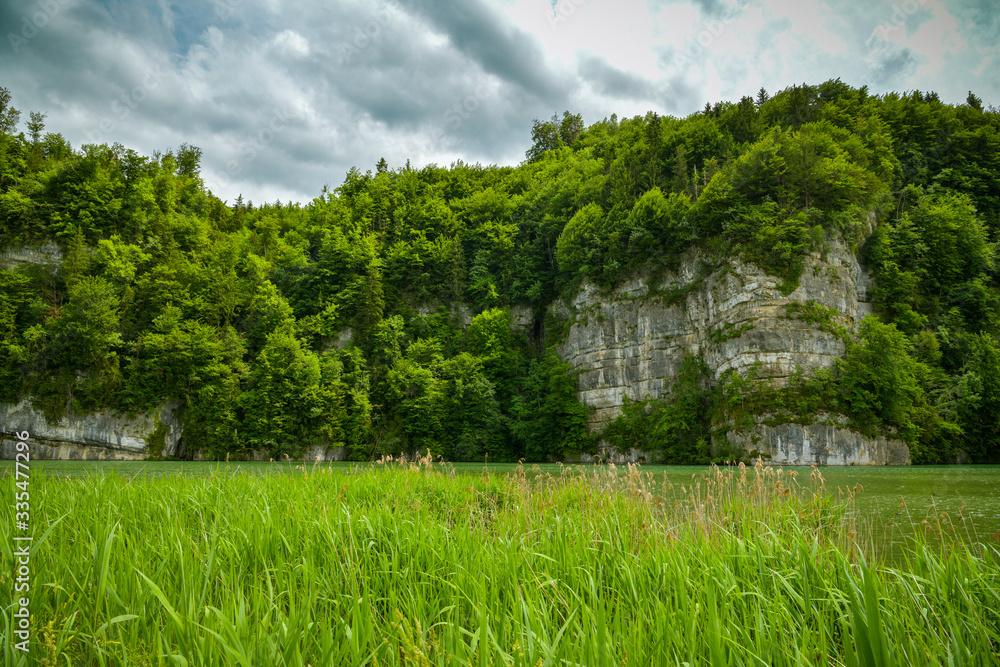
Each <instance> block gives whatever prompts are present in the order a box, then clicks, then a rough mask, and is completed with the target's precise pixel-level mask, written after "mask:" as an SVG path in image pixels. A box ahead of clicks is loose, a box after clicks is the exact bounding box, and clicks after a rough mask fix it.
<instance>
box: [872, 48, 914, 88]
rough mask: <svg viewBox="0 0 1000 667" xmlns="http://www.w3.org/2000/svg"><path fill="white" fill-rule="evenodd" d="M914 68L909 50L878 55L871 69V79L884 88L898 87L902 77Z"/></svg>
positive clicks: (912, 57)
mask: <svg viewBox="0 0 1000 667" xmlns="http://www.w3.org/2000/svg"><path fill="white" fill-rule="evenodd" d="M915 66H916V59H915V58H914V56H913V52H912V51H910V49H899V50H896V51H891V52H887V53H885V54H883V55H880V57H878V59H877V60H876V62H875V64H874V66H873V67H872V79H873V81H874V82H875V83H877V84H879V85H884V86H894V85H898V82H899V81H900V80H901V79H902V77H903V76H904V75H905V74H907V73H908V72H909V71H911V70H912V69H913V68H914V67H915Z"/></svg>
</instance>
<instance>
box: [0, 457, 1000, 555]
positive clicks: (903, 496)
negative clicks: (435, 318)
mask: <svg viewBox="0 0 1000 667" xmlns="http://www.w3.org/2000/svg"><path fill="white" fill-rule="evenodd" d="M303 465H305V466H307V467H310V468H311V467H312V466H313V464H312V463H306V464H303V463H301V462H284V463H257V462H250V463H247V462H239V463H236V462H233V463H216V462H193V461H33V462H32V463H31V474H39V473H41V474H45V475H50V476H57V477H63V476H77V475H88V474H100V473H103V472H116V473H118V474H121V475H124V476H129V477H132V476H136V475H143V476H161V475H175V474H182V475H210V474H212V473H213V472H228V473H233V472H236V471H239V472H241V473H246V474H252V475H274V474H284V475H289V474H299V473H300V472H301V467H302V466H303ZM320 465H322V466H324V467H325V466H329V467H332V468H334V469H335V470H336V469H340V470H343V471H344V472H347V471H349V470H350V469H351V467H352V466H354V467H358V466H366V465H369V464H364V463H323V464H320ZM453 465H454V468H455V470H456V472H457V473H458V474H468V475H481V474H483V473H484V471H485V470H486V469H487V467H485V466H484V465H483V464H481V463H457V464H453ZM13 467H14V462H13V461H0V470H3V469H12V468H13ZM584 467H587V466H584ZM514 468H515V465H514V464H490V465H489V466H488V470H489V472H490V473H491V474H503V473H505V472H509V471H511V470H513V469H514ZM535 468H536V466H531V465H526V466H525V470H526V472H527V473H528V474H529V475H531V474H534V473H533V470H534V469H535ZM537 469H538V470H540V471H542V472H549V473H552V474H557V473H558V472H560V471H561V470H562V469H563V466H560V465H558V464H555V465H550V464H546V465H539V466H537ZM794 469H795V470H798V471H799V482H800V483H801V484H803V485H805V486H808V484H809V474H808V473H809V469H808V468H802V467H798V468H794ZM619 470H622V468H619ZM641 470H642V471H644V472H652V473H653V474H654V475H655V476H656V477H657V481H659V480H660V477H661V476H665V477H666V479H667V480H669V481H671V482H674V483H678V484H679V483H682V482H687V481H689V480H690V479H691V475H698V474H700V473H702V472H703V471H704V470H705V468H704V467H698V466H642V468H641ZM819 470H820V472H821V473H822V474H823V477H824V478H825V480H826V487H827V489H829V490H830V491H832V492H836V490H837V489H838V488H841V489H845V490H846V489H847V488H852V489H853V488H854V487H856V486H857V485H860V486H861V487H862V488H863V491H861V493H860V494H858V496H857V499H856V503H857V508H858V511H859V514H860V515H861V516H862V517H863V518H865V519H866V520H870V521H871V523H872V524H873V526H874V527H875V528H876V530H878V532H882V531H885V534H886V535H889V536H890V539H893V538H892V537H891V536H892V535H894V534H895V535H897V536H898V535H899V533H900V531H902V532H903V533H909V532H910V531H911V530H912V527H911V526H912V525H920V523H921V522H922V521H923V520H924V519H925V518H926V519H928V520H930V519H931V518H932V517H934V516H938V517H939V516H940V514H941V513H942V512H947V514H948V516H949V518H950V520H951V521H952V522H953V523H954V525H955V526H956V528H958V529H959V530H961V531H962V532H967V533H968V534H969V535H970V537H972V538H973V539H975V540H977V541H981V542H989V541H994V542H997V541H1000V466H908V467H904V466H885V467H876V466H845V467H838V466H829V467H823V468H820V469H819ZM900 500H902V502H903V504H905V509H904V508H903V507H902V506H901V503H900ZM960 514H961V515H963V516H964V517H965V520H964V521H961V520H959V518H958V517H959V515H960ZM894 524H895V525H894Z"/></svg>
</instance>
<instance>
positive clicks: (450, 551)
mask: <svg viewBox="0 0 1000 667" xmlns="http://www.w3.org/2000/svg"><path fill="white" fill-rule="evenodd" d="M0 489H2V493H3V494H4V496H3V497H4V498H13V496H14V493H15V491H16V489H15V487H14V478H13V477H5V478H4V479H3V480H2V482H0ZM855 491H857V492H858V493H860V495H858V493H855ZM30 493H31V512H32V519H31V520H32V525H33V535H34V541H33V546H32V551H31V557H30V561H31V572H32V575H31V591H30V598H31V607H30V608H31V612H32V618H31V627H32V632H33V636H32V639H31V651H30V653H29V654H28V655H25V654H23V653H22V652H21V651H17V650H15V649H14V648H13V644H12V642H11V641H10V640H9V639H5V642H4V645H3V649H2V650H3V651H4V656H3V657H4V664H5V665H12V666H13V665H29V664H42V665H71V666H72V665H102V666H103V665H189V666H193V665H233V666H245V667H249V666H250V665H266V666H272V665H273V666H282V665H287V666H292V665H311V666H313V667H317V666H320V665H337V666H339V665H449V666H450V665H531V666H536V665H587V666H590V665H599V666H609V667H610V665H675V664H688V665H747V666H750V665H754V666H758V665H759V666H764V665H831V666H833V665H844V666H855V665H858V666H862V665H863V666H875V665H901V666H902V665H918V664H919V665H995V664H997V663H998V661H1000V578H998V575H1000V549H998V546H997V544H996V542H995V541H992V540H991V538H990V536H977V535H975V534H974V533H972V532H970V531H969V530H968V529H967V528H965V527H964V526H966V525H967V522H966V521H965V518H966V517H965V516H964V515H963V513H971V510H969V509H968V508H965V507H961V508H959V509H958V510H956V511H953V512H940V513H937V514H927V513H925V512H917V511H916V510H915V509H911V508H910V507H907V506H906V505H907V503H906V502H905V501H904V502H900V503H899V506H898V508H894V509H896V510H897V511H898V514H897V513H895V512H894V518H895V523H898V524H901V525H904V524H905V527H906V529H905V530H901V531H900V535H902V537H899V538H898V539H897V540H896V542H895V545H894V547H893V548H892V549H889V548H887V546H886V544H887V543H886V541H885V540H884V539H881V538H878V537H877V530H876V528H877V527H876V526H875V525H874V522H873V521H872V520H871V517H870V513H869V512H867V511H859V510H858V507H859V498H860V497H863V495H864V494H863V493H862V492H861V489H860V488H857V487H856V488H854V489H852V488H850V487H848V488H847V489H844V488H843V487H841V488H839V489H838V488H835V487H833V486H832V485H830V484H828V483H827V482H826V481H825V480H824V479H823V474H822V473H821V472H820V471H818V470H815V469H814V470H811V471H810V470H808V469H799V470H797V471H796V470H781V469H776V468H773V467H763V466H759V467H756V468H744V467H740V468H738V469H736V468H726V469H719V468H711V469H708V470H707V471H698V472H697V473H696V474H695V475H693V476H692V475H676V476H675V475H663V474H654V473H651V472H647V471H645V470H644V469H642V468H634V467H628V468H615V467H613V466H590V467H572V468H570V467H566V468H562V467H549V468H546V469H544V470H543V469H539V470H535V471H532V470H525V469H523V468H520V467H517V468H513V469H509V470H508V471H507V472H503V473H494V474H468V473H467V472H465V471H461V470H458V471H456V469H455V468H454V467H453V466H450V465H441V464H435V463H432V462H431V461H430V459H429V458H427V459H423V460H421V461H416V462H410V463H405V462H404V463H400V462H398V461H396V462H394V461H384V462H383V463H380V464H378V465H373V466H364V467H361V466H357V467H346V466H345V467H340V468H333V467H325V466H312V465H308V464H303V465H298V466H292V467H291V470H290V471H288V474H282V475H260V474H248V473H247V471H246V470H243V469H237V467H236V466H235V465H232V466H229V467H226V466H216V467H215V468H213V469H212V470H211V472H210V474H207V475H200V476H192V475H184V474H168V475H161V476H149V475H126V474H119V473H117V472H110V473H102V474H88V475H79V476H72V477H63V478H60V477H55V476H52V475H45V474H35V475H33V476H32V478H31V482H30ZM13 528H14V516H13V507H12V506H11V503H8V502H6V501H5V502H4V503H2V504H0V533H2V538H3V539H2V540H0V544H2V547H0V548H2V550H3V556H4V562H5V564H9V563H12V562H13V557H14V556H13V547H12V545H13V544H14V541H13V535H14V529H13ZM13 569H14V568H13V567H7V566H5V567H4V568H3V570H2V572H0V590H3V591H5V592H6V591H11V590H13V581H12V578H11V577H12V575H11V573H12V571H13ZM13 609H14V606H13V603H12V602H9V603H3V617H2V619H0V620H2V623H3V627H4V636H5V638H10V637H12V636H13V635H12V630H13V624H14V619H13V618H12V611H13Z"/></svg>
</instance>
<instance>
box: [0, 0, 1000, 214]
mask: <svg viewBox="0 0 1000 667" xmlns="http://www.w3.org/2000/svg"><path fill="white" fill-rule="evenodd" d="M0 28H2V30H0V34H2V35H3V43H2V44H0V86H3V87H5V88H7V89H8V90H10V92H11V94H12V96H13V104H14V106H15V107H17V108H18V109H20V110H21V111H22V121H26V120H27V115H28V111H42V112H45V113H47V114H48V117H47V121H46V122H47V130H49V131H56V132H61V133H62V134H63V135H64V136H65V137H66V138H67V139H68V140H69V141H70V142H71V143H72V144H73V146H75V147H79V146H80V145H81V144H84V143H98V142H109V143H111V142H116V141H117V142H120V143H122V144H124V145H126V146H128V147H131V148H134V149H136V150H137V151H139V152H141V153H144V154H150V153H152V152H153V151H154V150H160V151H165V150H166V149H169V148H174V149H176V148H177V147H178V146H179V145H180V144H181V143H184V142H187V143H189V144H193V145H196V146H199V147H200V148H201V149H202V150H203V158H202V175H203V176H204V178H205V181H206V183H207V185H208V186H209V187H210V188H211V189H212V190H213V191H214V192H215V193H216V194H218V195H219V196H221V197H222V198H223V199H227V200H229V201H232V200H233V199H235V197H236V196H237V195H238V194H241V193H242V194H243V195H244V197H246V198H249V199H252V200H254V201H255V202H258V203H259V202H263V201H275V200H278V199H280V200H282V201H288V200H294V201H301V202H306V201H309V200H310V199H311V198H313V197H315V196H316V195H317V194H318V193H319V191H320V189H321V188H322V187H323V186H324V185H328V186H330V187H331V188H333V187H336V186H337V185H339V184H340V183H341V182H343V178H344V174H345V172H346V171H347V169H349V168H350V167H351V166H358V167H360V168H361V169H362V170H365V169H374V165H375V163H376V162H377V161H378V159H379V158H380V157H385V159H386V160H387V161H388V162H389V165H390V167H393V168H395V167H398V166H401V165H403V164H405V162H406V161H407V160H410V161H411V162H412V164H413V165H415V166H423V165H425V164H428V163H431V162H436V163H438V164H441V165H447V164H450V163H451V162H452V161H454V160H456V159H462V160H465V161H466V162H473V163H474V162H482V163H500V164H517V163H518V162H519V161H521V160H522V159H523V158H524V152H525V150H527V148H528V146H529V144H530V129H531V121H532V119H534V118H548V117H550V116H551V115H552V114H553V113H555V112H559V113H560V114H561V112H562V111H563V110H565V109H569V110H571V111H573V112H576V113H581V114H583V117H584V121H585V122H587V123H591V122H594V121H596V120H600V119H601V118H604V117H607V116H610V115H611V114H613V113H617V114H618V115H619V117H625V116H633V115H636V114H645V113H646V112H647V111H650V110H653V111H657V112H658V113H660V114H663V115H674V116H686V115H688V114H690V113H692V112H695V111H697V110H699V109H700V108H702V107H703V106H704V105H705V102H708V101H711V102H717V101H720V100H734V101H735V100H738V99H739V98H740V97H741V96H743V95H746V94H751V95H752V94H754V93H756V91H757V90H758V89H759V88H761V87H764V88H765V89H767V90H768V91H771V92H774V91H777V90H780V89H782V88H785V87H787V86H789V85H791V84H793V83H802V82H807V83H820V82H822V81H825V80H827V79H831V78H836V77H840V78H841V79H843V80H844V81H846V82H848V83H850V84H852V85H855V86H858V85H862V84H867V85H868V86H869V88H870V89H871V90H872V91H873V92H884V91H892V90H897V91H906V90H913V89H920V90H935V91H937V92H938V93H939V94H940V95H941V97H942V98H943V99H944V100H945V101H947V102H951V103H962V102H964V101H965V99H966V96H967V94H968V91H969V90H972V91H974V92H975V93H976V94H978V95H979V96H980V97H981V98H983V100H984V102H985V103H986V104H993V105H1000V47H998V45H997V36H998V35H1000V2H998V1H997V0H558V1H556V0H385V1H384V2H379V1H358V0H289V1H283V0H197V1H195V0H192V1H188V2H175V1H172V0H120V1H119V0H108V1H103V2H102V1H99V0H0ZM21 128H22V129H23V128H24V124H23V122H22V126H21Z"/></svg>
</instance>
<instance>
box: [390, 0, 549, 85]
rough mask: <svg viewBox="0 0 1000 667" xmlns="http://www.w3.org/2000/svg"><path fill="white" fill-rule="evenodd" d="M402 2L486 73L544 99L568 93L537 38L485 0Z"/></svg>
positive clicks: (405, 0) (413, 0)
mask: <svg viewBox="0 0 1000 667" xmlns="http://www.w3.org/2000/svg"><path fill="white" fill-rule="evenodd" d="M401 4H403V6H405V7H406V8H407V9H410V10H412V11H413V12H414V13H415V14H417V15H419V16H421V17H423V18H425V19H426V20H427V21H429V22H430V23H431V24H432V25H433V26H434V27H435V28H437V29H438V30H440V31H441V32H442V33H444V34H445V35H446V36H447V37H448V39H449V41H450V42H451V44H452V45H453V46H454V47H455V48H456V49H457V50H458V51H460V52H461V53H463V54H464V55H465V56H466V57H468V58H470V59H472V60H473V61H474V62H476V63H478V64H479V65H480V66H481V67H482V68H483V69H484V70H485V71H486V72H489V73H490V74H494V75H496V76H498V77H500V78H501V79H504V80H505V81H508V82H510V83H512V84H516V85H518V86H520V87H521V88H523V89H524V90H526V91H528V92H530V93H532V94H533V95H534V96H535V97H537V98H538V99H539V100H542V101H550V100H552V99H553V98H558V97H559V96H561V95H563V94H565V93H566V86H565V84H563V83H562V82H560V81H559V80H558V79H557V78H556V77H555V76H554V75H553V74H551V73H550V72H548V68H547V66H546V63H545V58H544V55H543V54H542V51H541V49H540V48H539V46H538V44H537V43H536V42H535V40H534V39H533V38H532V37H531V36H530V35H528V34H526V33H524V32H522V31H520V30H518V29H516V28H514V27H512V26H509V25H505V23H506V21H504V20H503V19H502V18H501V17H500V16H498V15H497V14H496V12H494V11H493V10H491V9H489V8H487V7H486V5H485V4H484V3H483V2H482V0H403V1H402V3H401Z"/></svg>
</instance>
